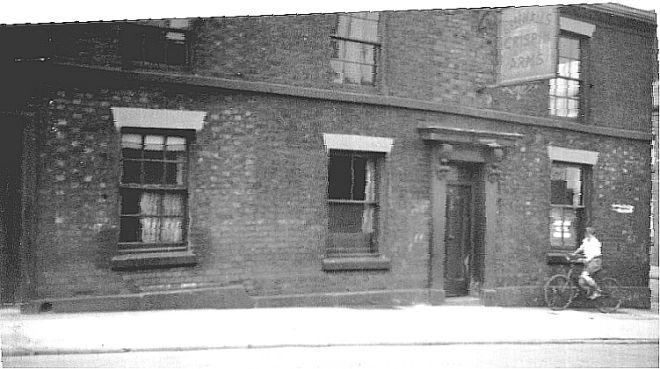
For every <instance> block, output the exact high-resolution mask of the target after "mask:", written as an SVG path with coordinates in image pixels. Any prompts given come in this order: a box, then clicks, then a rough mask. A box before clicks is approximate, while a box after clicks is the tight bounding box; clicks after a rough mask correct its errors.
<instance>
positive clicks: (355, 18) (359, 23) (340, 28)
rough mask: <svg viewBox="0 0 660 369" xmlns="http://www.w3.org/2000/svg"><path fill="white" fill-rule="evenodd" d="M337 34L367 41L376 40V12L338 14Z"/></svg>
mask: <svg viewBox="0 0 660 369" xmlns="http://www.w3.org/2000/svg"><path fill="white" fill-rule="evenodd" d="M336 34H337V36H340V37H347V38H353V39H356V40H363V41H369V42H377V41H378V13H356V14H353V15H340V16H339V17H338V19H337V32H336Z"/></svg>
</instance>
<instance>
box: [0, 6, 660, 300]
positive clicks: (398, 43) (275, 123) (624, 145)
mask: <svg viewBox="0 0 660 369" xmlns="http://www.w3.org/2000/svg"><path fill="white" fill-rule="evenodd" d="M539 9H541V10H543V11H546V9H548V13H547V14H551V16H549V17H548V18H547V26H548V27H550V29H554V30H555V31H556V36H557V37H556V38H553V40H557V42H553V43H552V48H551V49H545V50H542V51H543V52H546V51H547V52H549V53H550V54H549V55H553V57H552V58H551V59H548V60H550V61H551V62H552V68H554V70H553V71H552V75H545V76H543V78H538V79H535V80H529V81H524V82H518V83H514V84H503V83H500V82H501V81H500V77H501V76H502V74H503V73H504V72H508V71H510V70H508V69H507V70H505V69H503V68H500V69H498V68H499V67H500V66H502V65H505V64H504V63H508V62H509V60H508V59H507V60H506V61H503V60H504V59H503V58H502V57H501V55H502V54H501V50H502V49H503V48H504V47H505V46H506V45H507V43H508V42H511V43H512V44H511V45H514V46H515V45H518V44H516V42H519V43H520V44H519V45H521V47H526V46H529V45H528V44H529V43H531V44H533V43H534V41H535V40H536V39H530V38H524V37H520V38H517V39H516V38H515V37H513V38H512V39H507V38H506V37H503V35H502V32H503V30H505V31H507V32H510V31H511V30H509V29H506V28H504V27H503V26H502V25H503V24H505V23H506V22H503V21H501V20H502V17H503V16H504V14H505V13H506V12H507V11H508V10H507V9H459V10H428V11H383V12H365V13H351V14H311V15H299V16H264V17H236V18H197V19H167V20H148V21H134V22H128V21H125V22H100V23H80V24H79V23H76V24H49V25H18V26H5V27H3V28H0V33H1V34H2V36H0V37H2V40H3V42H5V44H8V45H12V48H11V51H10V52H9V53H6V55H5V56H4V59H3V60H2V65H1V67H2V70H3V71H5V72H8V73H7V79H9V81H10V83H5V84H3V86H2V87H1V88H2V91H3V99H2V102H1V104H2V106H1V107H0V119H1V120H2V125H1V126H2V129H3V134H2V135H1V136H2V139H3V142H2V145H3V146H4V147H13V148H14V149H15V150H14V153H15V155H10V156H8V157H7V158H5V159H7V160H6V161H5V163H3V166H4V168H3V170H4V171H6V172H7V173H12V175H9V176H6V177H4V178H3V183H2V186H3V192H2V194H3V199H2V200H3V201H2V203H3V222H2V232H3V233H2V234H3V239H2V242H3V244H2V248H3V249H2V255H3V260H2V262H3V271H4V272H3V275H2V298H3V302H5V303H17V302H22V303H28V302H29V303H28V304H27V305H26V306H27V307H28V308H32V309H41V310H51V309H52V310H55V311H65V310H94V309H109V310H112V309H141V308H168V307H239V306H257V307H262V306H291V305H341V304H408V303H419V302H423V303H443V301H445V299H447V298H451V297H453V296H461V295H472V296H475V297H479V298H480V299H482V301H483V302H484V303H486V304H496V305H541V304H543V298H542V286H543V284H544V282H545V281H546V280H547V278H548V276H550V275H551V274H552V273H553V272H554V271H555V270H556V269H557V268H558V266H557V265H556V264H555V261H556V258H555V257H554V256H556V255H557V254H559V253H562V252H566V251H568V250H573V249H574V248H575V247H576V246H577V244H578V242H579V240H580V239H581V236H582V232H583V229H584V227H585V226H586V225H592V226H594V227H595V228H596V229H597V230H598V232H599V233H598V237H599V239H600V240H601V241H602V242H603V251H604V255H605V256H604V260H605V267H606V269H607V272H608V273H609V274H611V275H613V276H615V277H616V278H617V279H618V280H619V281H620V282H621V283H622V284H623V285H625V286H626V291H627V294H628V297H629V299H628V301H627V304H628V305H630V306H639V307H648V306H649V305H650V300H649V299H650V297H649V296H650V294H649V289H648V270H649V248H650V247H651V239H650V237H649V226H648V224H649V222H648V219H649V217H650V212H651V208H650V202H651V158H650V155H649V153H650V150H651V139H652V134H651V125H650V122H651V111H652V108H651V105H652V103H651V84H652V82H653V81H654V80H655V78H656V77H655V75H656V74H657V64H656V62H655V61H656V57H657V47H656V37H655V32H656V17H655V14H654V13H652V12H646V11H640V10H636V9H632V8H627V7H623V6H618V5H612V4H607V5H597V4H596V5H580V6H561V7H549V8H534V7H533V8H526V9H525V8H522V9H518V10H517V11H518V13H516V14H517V15H516V14H513V18H511V19H509V20H508V21H507V22H509V23H506V24H509V25H511V24H513V25H515V24H517V23H516V22H518V23H521V24H523V23H524V24H533V22H537V21H538V22H541V19H540V18H538V19H536V18H534V17H531V16H530V17H527V16H526V15H525V14H532V13H534V12H536V11H539ZM507 14H509V16H511V14H512V13H507ZM521 14H522V15H521ZM544 14H546V13H544ZM544 19H546V18H544ZM530 20H531V22H532V23H529V22H530ZM544 22H545V21H544ZM553 27H554V28H553ZM554 35H555V34H553V36H554ZM532 46H534V45H532ZM539 55H541V54H539ZM531 60H533V59H515V60H513V59H512V61H511V62H512V63H514V65H518V66H519V64H520V63H523V64H524V63H529V62H530V61H531ZM515 63H518V64H515Z"/></svg>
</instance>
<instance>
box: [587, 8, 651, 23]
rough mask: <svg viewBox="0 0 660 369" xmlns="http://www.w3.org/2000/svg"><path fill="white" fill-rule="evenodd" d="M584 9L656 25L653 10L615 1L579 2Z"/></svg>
mask: <svg viewBox="0 0 660 369" xmlns="http://www.w3.org/2000/svg"><path fill="white" fill-rule="evenodd" d="M578 6H579V7H581V8H584V9H590V10H596V11H599V12H603V13H610V14H612V15H616V16H619V17H623V18H628V19H634V20H638V21H642V22H646V23H652V24H655V25H657V22H658V21H657V18H658V17H657V14H656V13H655V11H654V10H643V9H638V8H633V7H630V6H626V5H621V4H616V3H602V4H581V5H578Z"/></svg>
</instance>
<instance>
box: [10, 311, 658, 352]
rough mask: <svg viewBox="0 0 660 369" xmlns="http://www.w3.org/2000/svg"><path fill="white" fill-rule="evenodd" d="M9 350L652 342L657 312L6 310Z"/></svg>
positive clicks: (654, 335)
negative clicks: (71, 311)
mask: <svg viewBox="0 0 660 369" xmlns="http://www.w3.org/2000/svg"><path fill="white" fill-rule="evenodd" d="M0 313H1V314H2V316H1V318H2V319H1V321H2V329H1V341H2V354H3V355H6V356H20V355H40V354H90V353H119V352H131V351H184V350H204V349H223V348H226V349H239V348H281V347H332V346H380V345H385V346H387V345H397V346H400V345H404V346H406V345H448V344H492V343H502V344H517V343H525V344H545V343H592V342H603V341H606V342H615V343H631V344H634V343H643V344H648V343H653V344H658V342H659V337H660V334H659V328H660V325H659V320H658V314H657V313H654V312H652V311H650V310H635V309H621V310H620V311H619V312H617V313H614V314H603V313H600V312H597V311H595V310H564V311H551V310H549V309H547V308H511V307H485V306H448V305H442V306H429V305H416V306H408V307H400V308H382V309H374V308H275V309H266V308H262V309H240V310H239V309H236V310H213V309H208V310H160V311H137V312H104V313H75V314H52V313H43V314H34V315H25V314H21V313H20V312H18V311H17V310H7V309H5V310H2V311H0Z"/></svg>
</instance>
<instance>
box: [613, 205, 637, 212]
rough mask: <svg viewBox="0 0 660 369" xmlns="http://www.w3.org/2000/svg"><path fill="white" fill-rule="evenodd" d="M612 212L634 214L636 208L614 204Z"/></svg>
mask: <svg viewBox="0 0 660 369" xmlns="http://www.w3.org/2000/svg"><path fill="white" fill-rule="evenodd" d="M612 210H613V211H616V212H617V213H620V214H632V212H633V211H635V207H634V206H633V205H627V204H612Z"/></svg>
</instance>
